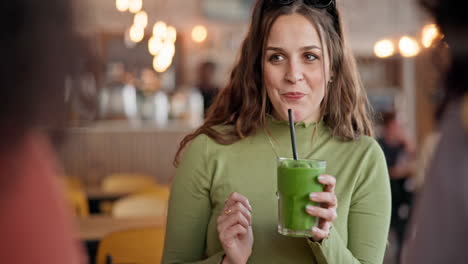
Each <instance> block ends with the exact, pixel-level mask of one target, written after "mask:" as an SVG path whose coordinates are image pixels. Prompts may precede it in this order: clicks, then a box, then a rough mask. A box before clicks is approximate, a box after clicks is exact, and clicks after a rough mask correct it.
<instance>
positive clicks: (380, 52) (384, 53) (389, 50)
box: [374, 39, 395, 58]
mask: <svg viewBox="0 0 468 264" xmlns="http://www.w3.org/2000/svg"><path fill="white" fill-rule="evenodd" d="M374 53H375V56H377V57H379V58H387V57H390V56H392V55H393V54H394V53H395V46H394V45H393V42H392V41H391V40H389V39H383V40H379V41H377V43H375V45H374Z"/></svg>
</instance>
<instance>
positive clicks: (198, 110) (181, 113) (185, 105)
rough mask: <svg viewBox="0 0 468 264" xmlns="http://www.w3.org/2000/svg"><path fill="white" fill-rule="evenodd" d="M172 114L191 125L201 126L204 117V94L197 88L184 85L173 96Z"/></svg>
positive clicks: (173, 116)
mask: <svg viewBox="0 0 468 264" xmlns="http://www.w3.org/2000/svg"><path fill="white" fill-rule="evenodd" d="M171 116H172V118H173V119H178V120H181V121H183V122H185V123H187V124H188V125H190V126H194V127H196V126H199V125H201V124H202V123H203V118H204V101H203V95H202V94H201V93H200V91H199V90H198V89H197V88H194V87H182V88H180V89H179V90H178V91H177V92H176V93H174V95H173V96H172V98H171Z"/></svg>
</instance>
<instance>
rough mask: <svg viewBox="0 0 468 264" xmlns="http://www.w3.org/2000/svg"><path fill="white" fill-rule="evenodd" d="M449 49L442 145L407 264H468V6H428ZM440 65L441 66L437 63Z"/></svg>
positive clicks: (420, 204)
mask: <svg viewBox="0 0 468 264" xmlns="http://www.w3.org/2000/svg"><path fill="white" fill-rule="evenodd" d="M421 2H422V5H423V6H424V7H425V8H426V9H427V10H429V12H430V13H431V14H432V15H433V16H434V18H435V20H436V23H437V24H438V26H439V28H440V30H441V33H442V34H444V35H445V41H446V42H447V44H448V47H449V54H450V60H451V64H450V66H449V68H448V72H447V74H445V81H446V83H445V85H446V88H445V99H444V101H443V105H444V106H445V110H444V113H443V117H442V120H441V123H440V129H439V130H440V133H441V136H440V140H439V144H438V146H437V147H436V149H435V152H434V155H433V158H432V162H431V165H430V167H429V170H428V175H427V176H426V179H425V183H424V185H423V189H422V190H421V194H420V196H419V198H418V201H417V206H416V211H415V217H414V219H412V224H411V228H412V229H411V232H410V233H409V236H408V237H407V245H406V247H405V249H404V258H403V259H404V260H405V263H409V264H417V263H424V264H427V263H466V262H467V260H468V250H466V245H467V244H468V224H467V223H468V97H467V92H468V18H467V16H466V8H465V7H466V1H462V0H444V1H441V0H432V1H429V0H422V1H421ZM436 63H437V62H436Z"/></svg>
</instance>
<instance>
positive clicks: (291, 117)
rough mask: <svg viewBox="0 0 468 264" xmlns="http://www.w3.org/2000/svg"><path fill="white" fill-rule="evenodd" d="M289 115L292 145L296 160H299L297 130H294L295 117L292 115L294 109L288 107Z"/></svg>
mask: <svg viewBox="0 0 468 264" xmlns="http://www.w3.org/2000/svg"><path fill="white" fill-rule="evenodd" d="M288 116H289V131H290V132H291V145H292V152H293V157H294V160H297V151H296V131H295V130H294V118H293V115H292V110H291V109H288Z"/></svg>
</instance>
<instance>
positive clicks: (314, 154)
mask: <svg viewBox="0 0 468 264" xmlns="http://www.w3.org/2000/svg"><path fill="white" fill-rule="evenodd" d="M315 127H316V129H317V131H316V133H313V132H314V129H315ZM266 128H267V130H268V131H269V132H270V133H265V130H263V129H261V130H259V131H258V132H257V133H256V134H254V135H252V136H249V137H247V138H245V139H242V140H240V141H238V142H236V143H234V144H231V145H220V144H218V143H216V142H215V141H214V140H213V139H211V138H209V137H208V136H206V135H200V136H198V137H196V138H195V139H194V140H193V141H192V142H191V144H190V145H189V146H188V147H187V149H186V150H185V153H184V155H183V157H182V160H181V163H180V165H179V167H178V169H177V173H176V177H175V178H174V181H173V184H172V188H171V189H172V190H171V197H170V202H169V212H168V219H167V229H166V240H165V247H164V255H163V260H162V263H220V262H221V260H222V257H223V255H224V252H223V248H222V246H221V243H220V241H219V239H218V232H217V230H216V218H217V217H218V216H219V215H220V214H221V213H222V210H223V207H224V201H225V200H226V199H227V198H228V196H229V195H230V194H231V193H232V192H238V193H240V194H242V195H244V196H246V197H247V198H248V199H249V202H250V204H251V205H252V208H253V211H252V229H253V235H254V245H253V250H252V255H251V256H250V258H249V261H248V263H260V264H264V263H320V264H321V263H333V264H341V263H343V264H351V263H382V262H383V257H384V252H385V246H386V243H387V235H388V229H389V223H390V187H389V186H390V185H389V177H388V171H387V167H386V163H385V158H384V155H383V152H382V150H381V148H380V147H379V145H378V144H377V143H376V141H375V140H374V139H373V138H371V137H367V136H362V137H360V138H359V139H357V140H354V141H349V142H345V141H340V140H339V139H337V138H335V137H333V136H332V134H331V131H330V129H329V128H328V127H327V126H326V125H325V124H324V123H323V122H320V123H318V124H317V123H313V124H305V123H297V124H296V125H295V129H296V140H297V151H298V154H299V158H313V159H321V160H326V161H327V168H326V173H327V174H330V175H333V176H335V177H336V179H337V183H336V188H335V193H336V196H337V198H338V209H337V213H338V218H337V219H336V220H335V222H334V223H333V226H332V229H331V231H330V235H329V237H328V238H326V239H324V240H322V242H320V243H318V242H311V241H309V240H308V239H305V238H292V237H286V236H282V235H280V234H278V233H277V218H278V209H277V204H278V203H277V198H276V195H275V193H276V189H277V185H276V184H277V180H276V166H277V162H276V154H275V152H276V153H277V154H278V155H279V156H282V157H291V156H292V154H291V143H290V134H289V127H288V124H287V122H283V121H277V120H274V119H272V118H270V119H269V121H268V124H267V126H266ZM220 129H226V127H224V128H220ZM268 134H270V136H269V135H268ZM313 134H315V136H314V137H312V135H313ZM268 137H270V139H269V138H268Z"/></svg>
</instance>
